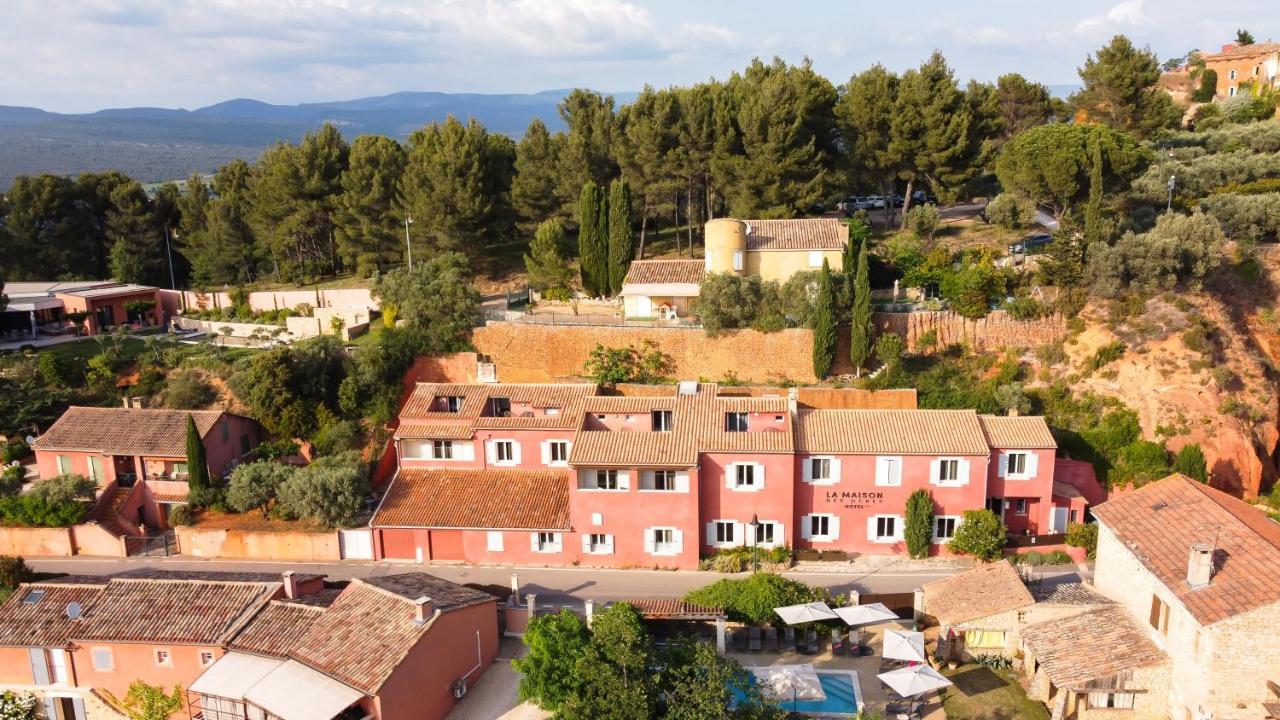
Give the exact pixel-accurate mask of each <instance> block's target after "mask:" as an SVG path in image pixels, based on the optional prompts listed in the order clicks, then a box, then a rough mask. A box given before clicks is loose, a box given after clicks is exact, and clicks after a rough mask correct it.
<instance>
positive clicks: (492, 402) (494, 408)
mask: <svg viewBox="0 0 1280 720" xmlns="http://www.w3.org/2000/svg"><path fill="white" fill-rule="evenodd" d="M489 412H490V414H492V415H493V417H509V416H510V415H511V398H504V397H493V398H489Z"/></svg>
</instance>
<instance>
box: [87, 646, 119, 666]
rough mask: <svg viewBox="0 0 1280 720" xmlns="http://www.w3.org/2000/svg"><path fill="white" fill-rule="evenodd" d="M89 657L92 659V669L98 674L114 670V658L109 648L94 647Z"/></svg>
mask: <svg viewBox="0 0 1280 720" xmlns="http://www.w3.org/2000/svg"><path fill="white" fill-rule="evenodd" d="M89 655H90V657H91V658H93V669H94V670H97V671H98V672H109V671H111V670H115V669H116V660H115V656H113V655H112V654H111V648H106V647H96V648H93V649H92V650H91V651H90V652H89Z"/></svg>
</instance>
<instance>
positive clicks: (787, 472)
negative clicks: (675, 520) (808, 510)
mask: <svg viewBox="0 0 1280 720" xmlns="http://www.w3.org/2000/svg"><path fill="white" fill-rule="evenodd" d="M733 463H757V464H759V465H762V466H763V467H764V484H763V487H761V488H760V489H759V490H733V489H730V488H729V487H728V485H727V481H726V474H727V473H729V472H730V466H731V464H733ZM700 468H701V473H700V475H701V478H702V483H701V492H699V493H698V512H699V515H700V519H701V523H699V532H698V537H699V538H700V542H699V550H700V551H701V552H702V553H703V554H709V553H711V552H712V551H713V549H714V548H713V547H712V545H711V541H712V538H708V537H707V532H706V527H705V523H709V522H711V521H713V520H733V521H735V522H739V523H742V524H743V525H744V526H745V525H746V524H747V523H749V522H751V518H752V516H753V515H754V516H757V518H758V519H759V520H760V521H761V522H780V523H782V524H783V532H782V537H781V538H775V541H777V542H778V544H787V545H791V546H795V538H797V537H798V535H797V534H796V532H795V527H796V525H795V502H796V474H795V462H794V456H793V455H791V454H789V453H785V454H784V453H757V454H748V453H733V454H729V453H704V454H703V455H701V456H700ZM745 544H748V545H749V544H751V543H750V542H745Z"/></svg>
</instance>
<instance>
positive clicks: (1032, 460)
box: [1027, 452, 1040, 478]
mask: <svg viewBox="0 0 1280 720" xmlns="http://www.w3.org/2000/svg"><path fill="white" fill-rule="evenodd" d="M1039 464H1040V456H1039V455H1037V454H1036V453H1033V452H1029V453H1027V477H1029V478H1033V477H1035V476H1036V468H1037V466H1038V465H1039Z"/></svg>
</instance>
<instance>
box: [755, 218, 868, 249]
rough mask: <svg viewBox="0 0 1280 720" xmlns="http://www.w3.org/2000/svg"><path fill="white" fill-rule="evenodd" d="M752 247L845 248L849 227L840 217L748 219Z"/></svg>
mask: <svg viewBox="0 0 1280 720" xmlns="http://www.w3.org/2000/svg"><path fill="white" fill-rule="evenodd" d="M745 222H746V223H747V225H749V226H750V227H751V231H750V234H748V235H747V249H748V250H843V249H844V246H845V242H846V241H847V240H848V239H849V229H848V226H846V225H845V224H844V222H843V221H841V220H840V219H839V218H802V219H798V220H747V221H745Z"/></svg>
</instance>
